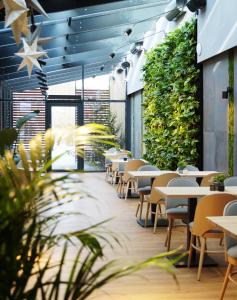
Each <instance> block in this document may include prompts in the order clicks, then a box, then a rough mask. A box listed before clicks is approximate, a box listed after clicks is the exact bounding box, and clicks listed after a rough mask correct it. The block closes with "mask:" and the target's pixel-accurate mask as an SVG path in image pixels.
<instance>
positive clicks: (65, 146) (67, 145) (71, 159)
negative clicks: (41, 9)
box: [47, 101, 83, 171]
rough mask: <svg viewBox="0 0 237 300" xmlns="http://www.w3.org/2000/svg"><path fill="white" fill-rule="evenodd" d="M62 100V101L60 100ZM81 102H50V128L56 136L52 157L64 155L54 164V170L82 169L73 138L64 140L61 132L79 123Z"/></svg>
mask: <svg viewBox="0 0 237 300" xmlns="http://www.w3.org/2000/svg"><path fill="white" fill-rule="evenodd" d="M60 102H61V101H60ZM78 110H79V104H72V103H65V102H62V103H49V104H48V124H47V125H48V126H47V127H48V128H51V129H52V131H53V133H54V134H55V136H56V141H55V146H54V149H53V151H52V153H51V157H52V159H54V158H55V157H57V156H58V155H61V154H63V156H62V157H61V158H59V159H57V161H55V162H54V163H53V164H52V170H53V171H67V170H78V169H82V168H83V166H82V165H81V159H79V158H78V156H77V154H76V147H75V143H74V140H73V138H70V139H67V141H66V140H64V138H61V136H60V134H59V132H61V131H63V130H70V128H73V127H74V126H75V125H78V124H79V122H78Z"/></svg>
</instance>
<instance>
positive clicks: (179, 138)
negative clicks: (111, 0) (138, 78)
mask: <svg viewBox="0 0 237 300" xmlns="http://www.w3.org/2000/svg"><path fill="white" fill-rule="evenodd" d="M195 34H196V33H195V22H194V21H192V22H191V23H186V24H185V25H184V26H183V27H181V28H178V29H176V30H175V31H173V32H171V33H170V34H168V36H167V37H166V39H165V41H164V43H162V44H160V45H158V46H157V47H156V48H155V49H153V50H152V51H150V52H149V53H148V54H147V62H146V64H145V66H144V81H145V86H144V120H145V128H146V134H145V144H146V155H145V158H146V159H147V160H148V161H149V162H150V163H152V164H155V165H157V166H158V167H159V168H161V169H165V168H166V169H176V167H177V165H178V164H179V162H186V164H193V165H196V164H197V160H198V142H199V141H198V135H199V130H200V129H199V124H200V114H199V99H198V98H197V82H198V79H199V69H198V67H197V65H196V55H195V53H196V37H195Z"/></svg>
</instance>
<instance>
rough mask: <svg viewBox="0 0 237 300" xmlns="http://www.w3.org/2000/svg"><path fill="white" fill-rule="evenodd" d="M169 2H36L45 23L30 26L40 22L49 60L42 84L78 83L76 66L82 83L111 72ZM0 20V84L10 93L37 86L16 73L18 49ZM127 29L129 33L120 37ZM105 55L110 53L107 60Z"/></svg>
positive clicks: (33, 79) (37, 18) (39, 18)
mask: <svg viewBox="0 0 237 300" xmlns="http://www.w3.org/2000/svg"><path fill="white" fill-rule="evenodd" d="M169 2H170V0H124V1H78V0H73V1H72V0H67V1H63V0H61V1H59V0H58V1H57V2H56V3H55V1H48V0H42V1H40V3H41V4H42V6H43V7H44V8H45V10H46V12H48V13H49V19H46V18H44V17H43V16H39V15H38V16H35V22H36V24H41V23H42V32H41V37H52V39H51V40H50V41H49V42H48V43H47V44H45V45H44V49H45V50H47V52H48V56H49V58H47V59H45V62H46V65H45V66H44V67H43V71H44V72H45V73H46V74H47V82H48V85H53V84H58V83H63V82H68V81H72V80H79V79H81V74H82V66H84V72H85V78H86V77H90V76H92V75H94V74H96V75H103V74H106V73H109V72H111V70H112V69H113V68H114V67H115V66H116V65H117V64H118V63H119V62H120V61H121V60H122V59H123V58H124V57H125V56H126V53H127V52H128V51H129V48H130V47H131V44H133V43H134V42H136V41H140V40H142V39H143V36H144V33H145V32H146V31H147V30H150V29H151V28H152V26H153V24H154V23H155V21H156V20H157V19H158V18H159V16H160V15H162V14H164V10H165V7H166V6H167V4H168V3H169ZM95 4H96V5H95ZM0 17H2V16H0ZM69 18H71V24H69V22H68V20H69ZM0 20H1V21H0V81H2V82H4V84H3V86H5V87H6V88H7V89H8V90H9V91H10V92H12V91H21V90H25V89H33V88H37V87H39V85H38V80H37V77H36V74H33V75H32V76H31V78H30V79H29V78H28V75H27V71H26V70H21V71H19V72H18V71H17V69H18V66H19V63H20V61H21V59H20V58H19V57H16V56H15V55H14V53H16V52H17V51H18V50H19V47H21V46H17V45H16V44H15V42H14V39H13V38H12V32H11V29H4V22H3V20H2V19H1V18H0ZM128 28H131V29H132V33H131V34H130V35H129V36H125V35H124V32H125V31H126V30H127V29H128ZM111 53H115V57H114V58H113V59H111V58H110V56H109V55H110V54H111ZM102 66H103V67H104V68H103V70H101V67H102Z"/></svg>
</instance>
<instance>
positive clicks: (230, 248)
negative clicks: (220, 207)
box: [220, 200, 237, 300]
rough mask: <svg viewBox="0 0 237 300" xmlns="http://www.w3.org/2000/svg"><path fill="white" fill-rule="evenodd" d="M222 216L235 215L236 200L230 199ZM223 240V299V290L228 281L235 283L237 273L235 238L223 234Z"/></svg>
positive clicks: (236, 214) (223, 291)
mask: <svg viewBox="0 0 237 300" xmlns="http://www.w3.org/2000/svg"><path fill="white" fill-rule="evenodd" d="M224 216H237V200H234V201H231V202H229V203H228V204H227V205H226V206H225V209H224ZM225 241H226V243H225V245H226V254H227V261H228V267H227V270H226V274H225V279H224V283H223V287H222V290H221V297H220V300H222V299H224V295H225V291H226V288H227V285H228V283H229V281H231V282H233V283H234V284H237V281H236V280H235V279H234V278H233V277H234V275H236V273H237V272H236V271H235V272H234V271H233V267H237V239H234V238H232V237H230V236H228V235H226V234H225Z"/></svg>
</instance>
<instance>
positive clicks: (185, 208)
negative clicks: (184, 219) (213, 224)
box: [166, 206, 188, 214]
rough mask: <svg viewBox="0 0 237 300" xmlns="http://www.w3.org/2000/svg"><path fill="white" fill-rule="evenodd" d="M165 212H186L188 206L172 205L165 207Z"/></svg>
mask: <svg viewBox="0 0 237 300" xmlns="http://www.w3.org/2000/svg"><path fill="white" fill-rule="evenodd" d="M166 213H167V214H187V213H188V207H187V206H179V207H172V208H168V209H166Z"/></svg>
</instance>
